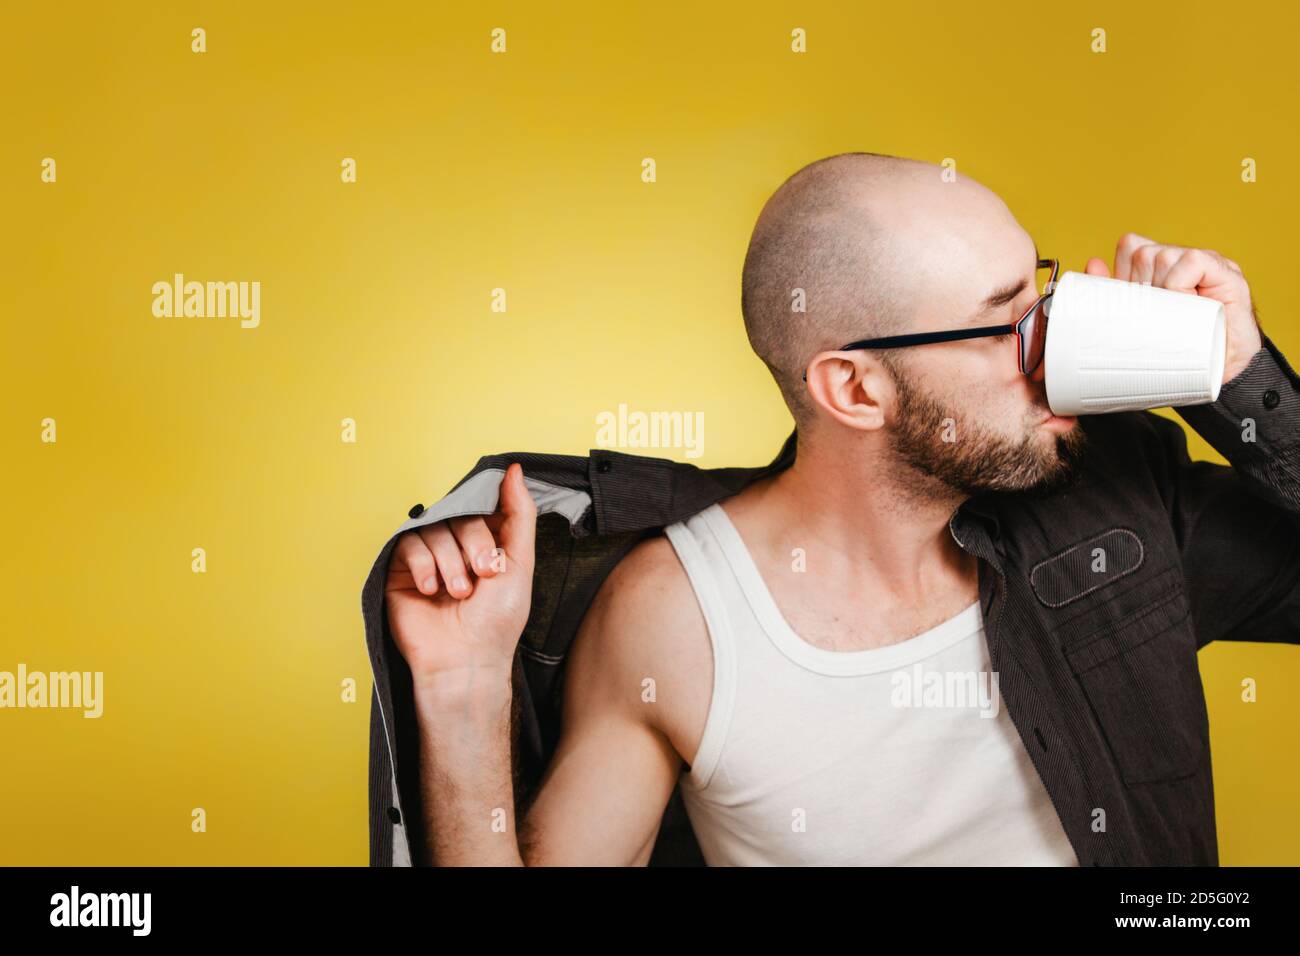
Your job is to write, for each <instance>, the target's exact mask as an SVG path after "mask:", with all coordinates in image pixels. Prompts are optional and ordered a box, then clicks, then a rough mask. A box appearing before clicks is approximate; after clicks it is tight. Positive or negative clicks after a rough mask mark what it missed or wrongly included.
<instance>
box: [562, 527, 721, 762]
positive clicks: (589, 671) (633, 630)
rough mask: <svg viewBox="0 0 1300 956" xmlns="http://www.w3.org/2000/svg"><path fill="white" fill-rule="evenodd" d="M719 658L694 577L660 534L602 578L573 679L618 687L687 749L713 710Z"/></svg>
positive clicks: (578, 642) (596, 690)
mask: <svg viewBox="0 0 1300 956" xmlns="http://www.w3.org/2000/svg"><path fill="white" fill-rule="evenodd" d="M712 655H713V652H712V645H711V643H710V640H709V634H708V625H707V624H706V622H705V620H704V615H703V613H702V612H701V611H700V607H699V604H698V602H697V601H696V598H695V593H694V589H693V587H692V585H691V582H690V579H689V578H688V577H687V575H686V571H685V569H684V568H683V567H682V564H681V562H680V561H679V560H678V558H677V554H676V552H675V550H674V548H673V546H672V544H671V542H670V541H669V540H668V538H667V537H665V536H664V535H662V534H656V535H653V536H651V537H648V538H646V539H645V540H643V541H641V542H639V543H638V544H637V545H635V546H634V547H633V548H632V549H631V550H630V551H629V552H628V553H627V554H626V555H625V556H624V557H623V558H622V559H621V560H620V561H619V562H618V564H616V565H615V566H614V568H613V570H612V571H610V573H609V575H608V576H607V577H606V578H605V580H604V582H602V584H601V586H600V588H599V590H598V591H597V593H596V596H595V598H594V599H593V600H592V602H591V604H590V605H589V607H588V609H587V612H586V614H585V616H584V617H583V620H582V623H581V624H580V626H579V628H578V634H577V636H576V638H575V639H574V645H573V650H572V654H571V659H570V661H569V666H568V669H569V671H570V673H569V677H568V678H567V679H568V680H569V681H571V682H574V683H575V689H577V690H578V691H579V693H581V694H583V695H584V696H587V695H592V696H598V695H599V694H600V693H603V691H602V690H601V688H604V689H614V688H616V689H617V690H615V693H617V695H618V697H619V698H620V699H621V700H623V701H625V702H627V703H629V704H630V705H631V706H632V707H634V708H635V709H636V710H637V711H638V712H639V714H640V715H641V716H642V717H644V719H645V720H646V721H647V722H649V723H650V724H651V725H652V726H654V727H656V728H657V729H658V730H660V731H661V732H663V733H664V734H665V735H666V736H667V737H668V738H669V739H670V740H671V741H672V742H673V744H674V746H676V747H677V748H678V749H679V752H680V751H683V750H685V751H690V749H691V747H692V746H693V744H694V743H697V742H698V741H697V740H696V737H697V736H698V730H699V727H698V726H697V725H700V724H701V723H702V715H703V713H704V711H705V710H707V707H708V702H709V696H710V692H711V688H712V673H713V672H712V667H713V656H712ZM656 703H657V704H659V706H651V707H647V706H646V705H647V704H656Z"/></svg>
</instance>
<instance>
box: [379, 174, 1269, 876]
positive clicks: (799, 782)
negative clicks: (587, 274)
mask: <svg viewBox="0 0 1300 956" xmlns="http://www.w3.org/2000/svg"><path fill="white" fill-rule="evenodd" d="M941 173H942V171H941V170H940V169H939V168H938V167H936V166H934V165H932V164H929V163H924V162H919V161H914V160H907V159H900V158H895V157H888V156H881V155H878V154H870V153H853V154H843V155H840V156H834V157H831V158H828V159H824V160H821V161H819V162H816V163H813V164H811V165H809V166H807V167H805V168H804V169H802V170H800V171H799V172H798V173H796V174H795V175H794V176H792V177H790V179H789V180H787V181H786V182H785V183H784V184H783V185H782V186H781V187H780V188H779V189H778V190H777V192H776V193H775V194H774V195H773V196H772V197H771V199H770V200H769V201H768V202H767V204H766V206H765V207H764V208H763V210H762V213H761V215H760V216H759V218H758V222H757V224H756V226H755V228H754V232H753V237H752V240H751V242H750V245H749V250H748V254H747V256H746V259H745V264H744V273H743V283H742V311H743V314H744V319H745V327H746V329H747V331H748V335H749V339H750V342H751V343H752V345H753V348H754V350H755V352H756V353H757V354H758V355H759V357H760V358H761V359H762V360H763V362H764V363H766V365H767V366H768V368H769V369H770V370H771V372H772V375H773V377H774V378H775V380H776V383H777V385H778V387H779V388H780V390H781V394H782V395H783V397H784V399H785V401H786V404H787V405H788V407H789V409H790V411H791V414H792V415H793V416H794V419H795V424H796V428H797V432H798V444H797V457H796V459H795V461H794V463H793V464H792V465H791V466H790V467H788V468H786V469H784V470H782V471H780V472H778V473H777V474H775V475H772V476H770V477H766V478H763V479H761V480H758V481H755V482H753V483H752V484H750V485H749V486H747V487H745V489H744V490H743V491H742V492H740V493H739V494H736V495H734V496H732V497H729V498H726V499H724V500H722V501H720V502H718V503H717V504H715V505H711V506H710V507H708V508H706V509H704V510H703V511H701V512H700V513H698V514H696V515H694V516H692V517H690V518H688V519H686V520H683V521H679V522H677V523H675V524H673V525H671V526H669V527H667V528H665V534H664V535H662V536H656V537H653V538H650V539H648V540H646V541H644V542H643V543H641V544H639V545H638V546H637V547H635V548H634V549H633V550H632V551H631V552H630V553H629V554H628V555H627V556H626V557H625V558H624V559H623V560H622V561H621V562H620V563H619V564H618V565H617V567H615V569H614V570H613V572H612V573H611V574H610V575H609V576H608V577H607V579H606V580H605V582H604V584H603V586H602V587H601V588H600V591H599V593H598V594H597V596H596V598H595V600H594V601H593V603H592V604H591V606H590V608H589V610H588V612H587V614H586V617H585V618H584V620H583V623H582V625H581V628H580V630H579V632H578V635H577V637H576V639H575V642H574V645H573V648H572V650H571V652H570V655H569V660H568V664H567V671H566V678H565V684H564V701H563V708H564V709H563V728H562V733H561V737H560V740H559V744H558V748H557V750H556V752H555V756H554V759H553V760H552V761H551V763H550V765H549V767H548V769H547V771H546V774H545V777H544V779H543V781H542V784H541V787H540V789H539V791H538V794H537V796H536V799H535V800H534V802H533V803H532V804H531V806H530V807H529V808H528V812H527V816H526V819H524V820H523V821H522V823H521V824H520V826H519V834H520V838H519V841H518V842H516V840H514V839H513V838H511V839H508V840H503V839H501V838H500V833H502V832H506V833H513V832H514V823H515V821H514V820H513V819H511V818H510V813H511V809H510V808H511V799H510V780H511V766H510V744H509V737H508V734H509V717H508V712H509V701H510V690H509V688H510V677H511V660H512V655H513V653H514V650H515V646H516V644H517V642H518V640H519V636H520V633H521V631H522V630H523V626H524V622H525V620H526V619H527V616H528V609H529V600H530V586H531V560H532V553H533V550H532V549H533V543H534V538H533V529H534V526H535V522H536V508H535V506H534V503H533V501H532V499H531V498H530V496H529V494H528V492H527V490H526V489H525V486H524V484H523V478H522V473H521V471H520V468H519V466H518V465H517V464H516V465H512V466H511V467H510V469H509V471H508V472H507V475H506V477H505V479H504V481H503V485H502V491H501V509H500V513H499V515H497V516H494V517H493V518H491V519H489V520H487V521H485V520H483V519H480V518H467V519H456V520H453V521H451V522H450V523H443V524H435V525H431V526H428V527H426V528H422V529H420V531H419V533H416V532H408V533H407V534H406V535H405V536H404V537H403V539H402V540H401V541H400V542H399V544H398V546H397V547H396V549H395V550H394V555H393V559H392V565H391V568H390V571H391V574H390V587H389V592H388V594H389V620H390V624H391V628H392V631H393V635H394V639H395V641H396V642H397V645H398V647H399V649H400V650H401V651H402V653H403V655H404V656H405V658H406V659H407V661H408V662H409V663H410V664H411V670H412V673H413V677H414V681H415V696H416V702H417V711H418V714H419V720H420V726H421V761H422V766H421V786H422V788H423V791H424V794H425V798H426V799H425V803H426V807H433V808H436V809H435V810H433V811H431V812H430V813H429V819H428V820H427V830H428V834H429V836H428V842H429V846H428V848H427V849H428V857H427V862H432V863H435V864H440V865H455V864H509V865H518V864H527V865H538V864H618V865H623V864H644V863H645V862H647V860H648V859H649V856H650V853H651V850H652V848H653V846H654V841H655V837H656V833H657V829H658V827H659V824H660V820H661V816H662V814H663V811H664V807H665V805H666V803H667V801H668V799H669V798H670V796H671V795H672V793H673V790H674V787H676V786H677V785H678V784H679V782H680V783H681V786H682V795H683V800H684V802H685V806H686V809H687V812H688V813H689V815H690V820H691V824H692V827H693V829H694V831H695V835H696V837H697V839H698V841H699V844H700V847H701V850H702V851H703V853H704V856H705V858H706V860H707V862H708V863H710V864H713V865H728V864H731V865H755V864H783V863H785V864H788V863H797V864H845V863H849V864H851V863H870V864H881V865H888V864H902V865H913V864H958V865H959V864H1008V865H1049V866H1056V865H1062V866H1073V865H1077V864H1078V862H1079V861H1078V858H1077V856H1076V853H1075V851H1074V850H1073V849H1072V847H1071V843H1070V841H1069V840H1068V839H1067V838H1066V835H1065V833H1064V831H1063V828H1062V824H1061V821H1060V819H1059V818H1058V815H1057V813H1056V812H1055V811H1054V809H1053V806H1052V803H1051V801H1050V800H1049V798H1048V795H1047V793H1046V792H1045V791H1044V787H1043V784H1042V782H1041V781H1040V779H1039V776H1038V774H1037V773H1036V772H1035V769H1034V766H1033V764H1032V762H1031V760H1030V759H1029V757H1028V755H1027V753H1026V750H1025V746H1024V744H1023V743H1022V740H1021V737H1020V735H1019V734H1018V733H1017V732H1016V729H1015V727H1014V726H1013V724H1012V723H1011V721H1010V719H1009V717H1008V715H1007V712H1006V710H1005V709H1003V708H1001V707H1000V697H999V694H998V688H997V675H996V674H995V673H993V672H992V670H991V668H990V665H989V653H988V647H987V642H986V637H985V633H984V622H983V615H982V612H981V604H980V580H979V566H978V559H977V558H976V556H975V555H973V554H971V553H970V552H968V551H966V550H964V549H963V548H962V547H960V546H959V544H958V542H957V541H956V540H955V535H954V534H950V529H949V520H950V517H951V516H952V515H953V513H954V509H955V508H957V507H958V506H959V505H960V504H961V503H962V502H963V501H965V500H966V499H967V498H968V497H970V496H972V495H975V494H979V493H981V492H987V491H993V492H1004V493H1008V494H1011V495H1020V494H1025V495H1030V494H1044V493H1047V492H1050V491H1051V490H1053V489H1057V488H1061V487H1063V486H1065V485H1067V484H1068V483H1069V482H1070V481H1071V478H1072V476H1073V475H1075V474H1076V473H1077V468H1078V464H1079V462H1080V461H1081V460H1082V458H1083V457H1084V455H1085V453H1086V451H1087V447H1088V442H1087V441H1086V439H1085V437H1084V436H1085V432H1084V430H1083V428H1082V427H1081V426H1080V424H1079V422H1078V421H1077V420H1075V419H1073V418H1061V417H1057V416H1055V415H1053V414H1052V412H1051V411H1050V410H1049V408H1048V407H1047V402H1046V397H1045V391H1044V386H1043V372H1042V369H1041V367H1039V368H1038V369H1037V370H1035V372H1034V373H1033V374H1029V375H1026V374H1022V373H1021V372H1020V370H1019V367H1018V363H1017V353H1016V349H1017V342H1016V338H1015V337H1014V336H1010V335H1003V336H993V337H984V338H973V339H966V340H962V341H953V342H944V343H941V344H927V345H925V346H924V347H915V348H905V349H897V350H893V349H854V350H849V351H844V350H842V347H843V345H844V344H845V343H849V342H853V341H856V340H860V339H866V338H871V337H877V336H884V335H892V334H896V333H903V332H910V331H934V330H944V329H959V328H963V327H974V326H978V325H993V324H1006V323H1011V322H1014V321H1015V320H1016V319H1018V318H1019V317H1020V316H1021V315H1023V314H1024V313H1025V312H1026V311H1027V310H1028V309H1029V308H1030V307H1031V306H1032V305H1033V304H1034V303H1035V301H1036V300H1037V299H1038V297H1039V296H1040V294H1041V293H1042V291H1043V288H1042V283H1043V279H1044V278H1045V277H1044V276H1043V275H1042V274H1041V273H1039V272H1038V270H1037V268H1036V267H1037V264H1038V259H1039V251H1038V250H1037V249H1036V247H1035V243H1034V241H1033V239H1032V238H1031V237H1030V236H1029V235H1028V234H1027V233H1026V232H1025V230H1024V229H1022V228H1021V227H1020V225H1019V224H1018V223H1017V222H1016V220H1015V218H1014V217H1013V216H1012V214H1011V212H1010V211H1009V210H1008V208H1007V206H1006V205H1005V204H1004V203H1003V202H1002V201H1001V200H1000V199H999V198H998V197H997V196H996V195H995V194H994V193H992V192H991V191H989V190H988V189H987V188H985V187H983V186H981V185H980V184H978V183H976V182H974V181H973V180H971V179H969V178H964V177H963V178H961V179H958V180H956V181H945V177H944V176H943V175H941ZM1148 244H1149V243H1146V242H1145V241H1139V240H1138V239H1137V238H1136V237H1127V238H1126V239H1125V240H1124V241H1123V242H1122V243H1121V245H1120V249H1119V253H1118V254H1117V257H1116V276H1117V277H1119V278H1130V276H1132V277H1134V278H1136V277H1137V275H1138V273H1139V272H1140V271H1141V267H1140V266H1139V265H1138V263H1139V262H1146V263H1147V264H1148V267H1149V263H1150V262H1151V261H1152V257H1151V256H1150V255H1149V253H1151V252H1152V251H1153V250H1151V249H1148V250H1146V252H1145V253H1139V252H1138V249H1139V247H1140V246H1141V245H1148ZM1157 248H1158V249H1164V248H1168V247H1157ZM1160 261H1163V260H1160ZM1198 261H1200V260H1199V259H1198ZM1206 261H1209V259H1208V258H1207V259H1206ZM1214 261H1215V262H1216V263H1217V262H1218V260H1217V259H1216V260H1214ZM1223 269H1224V270H1225V277H1224V279H1225V282H1226V281H1227V280H1228V279H1232V281H1233V282H1235V281H1236V279H1237V278H1239V276H1240V272H1239V270H1236V266H1235V263H1232V264H1231V270H1233V272H1232V276H1227V275H1226V270H1228V269H1229V265H1228V264H1227V260H1223ZM1087 271H1089V272H1090V273H1093V274H1098V275H1107V274H1109V272H1108V270H1107V267H1106V264H1105V263H1104V262H1102V261H1101V260H1100V259H1095V258H1094V259H1091V260H1089V262H1088V265H1087ZM1232 288H1233V289H1235V290H1237V295H1238V300H1240V290H1242V289H1244V288H1245V286H1244V281H1242V282H1240V289H1238V287H1237V285H1232ZM796 302H799V303H802V304H803V305H804V306H805V308H804V309H803V310H799V309H797V308H794V307H792V306H793V304H794V303H796ZM1241 305H1242V303H1241V302H1240V301H1238V302H1237V303H1236V306H1237V307H1236V308H1234V310H1233V314H1232V315H1230V316H1229V325H1230V333H1229V335H1230V340H1229V349H1228V361H1227V368H1226V369H1225V380H1226V379H1230V378H1232V377H1233V376H1234V375H1236V374H1237V373H1238V372H1240V371H1241V370H1242V369H1243V368H1244V367H1245V365H1246V364H1247V363H1248V362H1249V361H1250V360H1251V357H1252V356H1254V355H1255V354H1256V353H1257V352H1258V351H1259V349H1260V347H1261V345H1260V337H1259V333H1258V330H1257V327H1256V326H1255V324H1254V322H1253V318H1252V317H1251V310H1250V305H1249V297H1248V295H1247V296H1246V299H1245V303H1244V314H1245V316H1246V317H1245V318H1243V316H1242V309H1241V308H1240V307H1241ZM498 542H500V544H501V546H502V547H503V548H504V550H505V553H506V554H507V555H508V556H509V557H510V561H511V562H512V563H511V564H510V565H509V568H510V569H514V570H519V571H522V573H506V574H502V573H499V572H500V570H501V566H500V565H495V566H494V564H493V561H492V559H491V555H492V550H493V548H494V547H495V546H496V545H497V544H498ZM792 555H795V556H796V557H795V560H793V561H792ZM801 560H806V562H807V564H808V565H811V566H813V567H815V573H797V572H798V571H800V570H801V569H800V568H799V567H797V566H796V565H798V563H799V561H801ZM471 578H473V580H472V581H471ZM648 675H650V676H653V679H654V685H655V698H654V701H655V702H654V706H646V702H645V699H644V697H643V688H644V686H645V684H644V681H645V678H646V677H647V676H648ZM934 675H938V676H939V677H940V678H941V680H940V682H939V685H940V689H939V690H938V691H936V692H934V693H931V691H933V690H934V687H935V682H934V681H933V680H932V679H931V678H932V677H933V676H934ZM953 677H956V678H958V680H952V679H951V678H953ZM958 687H964V688H966V689H967V691H968V692H969V693H967V694H966V695H965V696H963V695H961V694H958V693H957V692H956V690H954V688H958ZM954 695H955V696H954ZM956 697H961V698H962V699H960V700H958V699H955V698H956ZM492 813H498V814H503V815H504V817H505V819H503V820H502V821H501V823H502V825H501V826H499V827H488V826H484V825H483V824H482V821H483V820H484V819H485V818H486V816H485V815H489V814H492ZM810 823H814V824H815V825H810Z"/></svg>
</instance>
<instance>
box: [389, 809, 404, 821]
mask: <svg viewBox="0 0 1300 956" xmlns="http://www.w3.org/2000/svg"><path fill="white" fill-rule="evenodd" d="M388 819H389V820H391V821H392V822H393V823H394V824H398V823H401V822H402V814H401V813H399V812H398V809H397V807H389V808H388Z"/></svg>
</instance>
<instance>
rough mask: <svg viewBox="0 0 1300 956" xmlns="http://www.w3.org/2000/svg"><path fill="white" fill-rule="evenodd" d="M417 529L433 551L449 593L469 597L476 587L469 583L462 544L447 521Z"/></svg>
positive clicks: (459, 596) (454, 595)
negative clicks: (459, 543) (461, 551)
mask: <svg viewBox="0 0 1300 956" xmlns="http://www.w3.org/2000/svg"><path fill="white" fill-rule="evenodd" d="M417 530H418V531H419V533H420V537H421V538H422V539H423V540H424V543H425V544H426V545H428V547H429V550H430V551H432V552H433V559H434V561H436V562H437V563H438V573H439V574H440V575H442V581H443V584H445V585H446V587H447V593H448V594H450V595H451V596H452V597H454V598H458V599H459V598H467V597H469V596H470V593H471V592H472V591H473V590H474V588H473V587H472V586H471V585H470V583H469V573H468V572H467V571H466V570H465V559H464V558H463V557H462V556H461V553H460V546H459V545H458V544H456V539H455V538H454V537H453V536H452V533H451V529H450V528H448V527H447V522H445V521H438V522H435V523H434V524H429V525H425V526H424V527H422V528H419V529H417Z"/></svg>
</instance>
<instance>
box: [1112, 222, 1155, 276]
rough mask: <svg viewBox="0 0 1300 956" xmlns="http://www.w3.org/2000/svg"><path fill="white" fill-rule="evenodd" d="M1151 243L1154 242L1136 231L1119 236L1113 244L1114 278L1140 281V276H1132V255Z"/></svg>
mask: <svg viewBox="0 0 1300 956" xmlns="http://www.w3.org/2000/svg"><path fill="white" fill-rule="evenodd" d="M1151 245H1155V243H1153V242H1152V241H1151V240H1150V239H1148V238H1147V237H1146V236H1139V235H1138V234H1137V233H1136V232H1126V233H1124V235H1122V236H1120V237H1119V242H1118V243H1117V244H1116V246H1115V278H1116V279H1123V280H1124V281H1125V282H1141V281H1142V279H1141V278H1136V279H1135V278H1134V277H1133V255H1134V253H1136V252H1137V251H1138V250H1139V249H1141V248H1142V247H1143V246H1151ZM1146 278H1148V279H1150V278H1151V276H1150V275H1147V276H1146Z"/></svg>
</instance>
